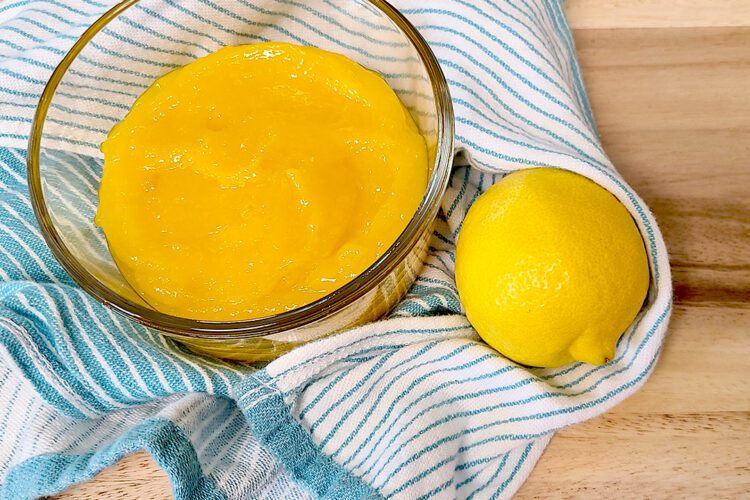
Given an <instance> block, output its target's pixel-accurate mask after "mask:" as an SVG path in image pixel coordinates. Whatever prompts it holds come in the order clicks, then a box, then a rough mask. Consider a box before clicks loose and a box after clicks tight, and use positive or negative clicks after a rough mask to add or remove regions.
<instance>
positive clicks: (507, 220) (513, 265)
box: [456, 168, 649, 367]
mask: <svg viewBox="0 0 750 500" xmlns="http://www.w3.org/2000/svg"><path fill="white" fill-rule="evenodd" d="M456 281H457V285H458V292H459V295H460V297H461V303H462V304H463V306H464V309H465V311H466V314H467V316H468V318H469V321H471V323H472V325H474V327H475V328H476V330H477V332H479V334H480V335H481V337H482V338H483V339H484V340H485V342H487V343H488V344H489V345H491V346H492V347H493V348H495V349H496V350H497V351H499V352H500V353H502V354H503V355H505V356H507V357H508V358H510V359H512V360H514V361H516V362H518V363H522V364H525V365H530V366H542V367H556V366H562V365H565V364H568V363H570V362H572V361H574V360H578V361H585V362H587V363H592V364H602V363H605V362H606V361H608V360H610V359H612V358H613V356H614V352H615V344H616V343H617V339H618V338H619V337H620V335H621V334H622V333H623V331H624V330H625V329H626V328H627V327H628V325H630V323H631V322H632V321H633V319H634V318H635V316H636V314H638V311H639V310H640V308H641V306H642V305H643V301H644V299H645V297H646V293H647V291H648V286H649V270H648V261H647V258H646V251H645V249H644V246H643V240H642V239H641V236H640V233H639V232H638V229H637V227H636V225H635V222H634V221H633V219H632V218H631V216H630V214H629V213H628V211H627V210H626V209H625V207H624V206H623V205H622V204H620V202H619V201H617V199H616V198H615V197H614V196H613V195H612V194H611V193H609V192H608V191H606V190H605V189H604V188H602V187H601V186H599V185H597V184H595V183H594V182H592V181H591V180H589V179H586V178H585V177H582V176H580V175H578V174H574V173H572V172H568V171H565V170H559V169H553V168H537V169H530V170H523V171H519V172H515V173H512V174H510V175H508V176H506V177H505V178H504V179H503V180H502V181H500V182H499V183H497V184H496V185H494V186H492V187H491V188H490V189H489V190H487V192H485V193H484V194H483V195H482V196H480V197H479V199H477V201H476V202H475V203H474V205H472V207H471V209H470V210H469V213H468V214H467V216H466V219H465V221H464V224H463V227H462V229H461V233H460V235H459V238H458V246H457V249H456Z"/></svg>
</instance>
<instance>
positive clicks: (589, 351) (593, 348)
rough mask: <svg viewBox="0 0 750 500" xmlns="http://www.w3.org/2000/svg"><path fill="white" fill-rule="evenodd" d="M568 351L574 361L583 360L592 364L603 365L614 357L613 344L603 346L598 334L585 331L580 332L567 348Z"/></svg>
mask: <svg viewBox="0 0 750 500" xmlns="http://www.w3.org/2000/svg"><path fill="white" fill-rule="evenodd" d="M568 352H569V353H570V355H571V356H572V357H573V359H575V360H576V361H583V362H584V363H590V364H592V365H603V364H604V363H606V362H607V361H608V360H610V359H612V358H613V357H614V346H613V347H612V348H609V349H607V348H605V347H604V346H603V345H602V339H601V336H600V335H597V334H596V333H595V332H592V331H586V332H584V333H583V334H581V336H580V337H578V338H577V339H576V340H575V341H573V343H572V344H571V345H570V347H569V348H568Z"/></svg>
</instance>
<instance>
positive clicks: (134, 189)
mask: <svg viewBox="0 0 750 500" xmlns="http://www.w3.org/2000/svg"><path fill="white" fill-rule="evenodd" d="M102 151H103V153H104V173H103V177H102V181H101V186H100V189H99V207H98V211H97V215H96V223H97V224H98V225H99V226H100V227H101V228H102V229H103V231H104V234H105V235H106V238H107V243H108V245H109V249H110V252H111V254H112V257H113V259H114V261H115V262H116V264H117V266H118V267H119V269H120V271H121V272H122V274H123V276H124V277H125V279H126V280H127V281H128V282H129V283H130V285H131V286H132V287H133V289H134V290H135V291H136V292H137V293H138V294H139V295H140V296H141V297H143V299H144V300H145V301H146V302H147V303H149V304H150V305H151V306H152V307H154V308H155V309H157V310H159V311H162V312H164V313H168V314H172V315H176V316H181V317H186V318H192V319H201V320H213V321H228V320H241V319H250V318H255V317H262V316H268V315H272V314H276V313H280V312H284V311H287V310H291V309H294V308H297V307H300V306H302V305H305V304H307V303H310V302H312V301H315V300H316V299H319V298H321V297H323V296H325V295H327V294H329V293H331V292H332V291H334V290H336V289H337V288H339V287H341V286H343V285H344V284H346V283H347V282H349V281H350V280H351V279H352V278H354V277H355V276H357V275H358V274H360V273H361V272H362V271H364V270H365V269H366V268H367V267H369V266H370V265H371V264H373V263H374V262H375V261H376V260H377V258H378V257H380V256H381V255H382V254H383V253H384V252H385V251H386V250H387V249H388V248H389V247H390V246H391V245H392V244H393V242H394V241H395V240H396V238H397V237H398V235H399V234H400V233H401V232H402V231H403V229H404V228H405V227H406V225H407V224H408V222H409V220H410V219H411V217H412V216H413V215H414V213H415V211H416V209H417V207H418V205H419V203H420V201H421V199H422V196H423V194H424V191H425V188H426V184H427V176H428V154H427V147H426V145H425V142H424V139H423V137H422V136H421V135H420V133H419V130H418V129H417V126H416V125H415V123H414V121H413V119H412V118H411V116H410V115H409V112H408V111H407V110H406V109H405V108H404V106H403V105H402V103H401V102H400V101H399V99H398V97H397V96H396V94H395V93H394V92H393V90H392V89H391V88H389V86H388V84H387V83H386V82H385V81H384V80H383V79H382V78H381V77H380V76H379V75H378V74H376V73H374V72H372V71H370V70H367V69H365V68H364V67H362V66H360V65H358V64H357V63H355V62H354V61H352V60H350V59H348V58H346V57H344V56H342V55H338V54H334V53H331V52H326V51H324V50H321V49H317V48H313V47H301V46H294V45H289V44H282V43H259V44H254V45H244V46H237V47H226V48H223V49H221V50H219V51H217V52H215V53H213V54H211V55H208V56H206V57H203V58H200V59H197V60H195V61H193V62H192V63H190V64H188V65H187V66H184V67H182V68H179V69H177V70H175V71H172V72H171V73H169V74H167V75H164V76H163V77H161V78H159V79H158V80H157V81H156V82H155V83H154V84H153V85H152V86H151V87H150V88H148V89H147V90H146V91H145V92H144V93H143V95H142V96H141V97H140V98H138V99H137V100H136V102H135V103H134V104H133V107H132V109H131V110H130V112H129V113H128V114H127V116H126V117H125V118H124V119H123V121H122V122H121V123H119V124H117V125H116V126H115V127H114V128H113V129H112V131H111V132H110V134H109V136H108V138H107V140H106V141H105V142H104V143H103V144H102Z"/></svg>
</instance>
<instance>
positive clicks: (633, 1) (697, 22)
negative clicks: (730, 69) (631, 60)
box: [565, 0, 750, 29]
mask: <svg viewBox="0 0 750 500" xmlns="http://www.w3.org/2000/svg"><path fill="white" fill-rule="evenodd" d="M565 10H566V14H567V16H568V20H569V22H570V25H571V27H573V29H606V28H678V27H679V28H697V27H711V26H714V27H715V26H721V27H723V26H750V2H748V1H747V0H713V1H708V0H567V1H566V2H565Z"/></svg>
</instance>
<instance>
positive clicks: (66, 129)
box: [28, 0, 454, 361]
mask: <svg viewBox="0 0 750 500" xmlns="http://www.w3.org/2000/svg"><path fill="white" fill-rule="evenodd" d="M265 40H273V41H287V42H292V43H297V44H302V45H314V46H317V47H320V48H323V49H326V50H330V51H333V52H338V53H341V54H344V55H346V56H348V57H350V58H351V59H353V60H355V61H357V62H359V63H360V64H362V65H363V66H365V67H368V68H370V69H372V70H375V71H377V72H379V73H380V74H381V75H382V76H383V77H384V78H385V79H386V80H387V81H388V83H389V84H390V86H391V87H392V88H393V89H394V90H395V91H396V93H397V94H398V95H399V97H400V98H401V100H402V101H403V103H404V104H405V106H406V107H407V108H408V109H409V111H410V112H411V114H412V116H413V117H414V119H415V121H416V122H417V124H418V126H419V127H420V130H421V132H422V134H423V136H424V138H425V140H426V142H427V144H428V147H429V151H430V155H431V166H430V168H431V173H430V178H429V182H428V186H427V189H426V191H425V194H424V198H423V200H422V202H421V205H420V206H419V208H418V210H417V212H416V214H415V215H414V217H413V218H412V220H411V221H410V222H409V224H408V225H407V227H406V229H405V230H404V231H403V233H402V234H401V235H400V236H399V238H398V239H397V240H396V242H395V243H394V244H393V245H392V246H391V247H390V249H388V250H387V251H386V252H385V254H384V255H383V256H382V257H381V258H380V259H379V260H378V261H377V262H375V263H374V264H373V265H372V266H370V267H369V268H368V269H367V270H365V271H364V272H363V273H362V274H360V275H359V276H358V277H356V278H355V279H354V280H352V281H351V282H350V283H348V284H347V285H345V286H343V287H341V288H340V289H338V290H336V291H334V292H332V293H331V294H329V295H327V296H325V297H323V298H321V299H319V300H317V301H315V302H312V303H310V304H307V305H305V306H303V307H300V308H298V309H295V310H292V311H289V312H284V313H282V314H278V315H274V316H269V317H264V318H258V319H251V320H245V321H230V322H214V321H197V320H193V319H187V318H181V317H176V316H171V315H168V314H164V313H161V312H159V311H156V310H154V309H153V308H151V307H150V306H149V305H148V304H147V303H145V302H144V301H143V300H142V299H141V298H140V297H139V295H138V294H137V293H135V291H133V290H132V289H131V288H130V286H129V285H128V283H127V282H126V281H125V280H124V279H123V277H122V275H121V274H120V272H119V271H118V269H117V267H116V266H115V264H114V262H113V261H112V258H111V257H110V254H109V251H108V249H107V245H106V242H105V239H104V234H103V233H102V231H101V229H100V228H98V227H97V226H95V225H94V222H93V220H94V214H95V212H96V207H97V205H98V195H97V191H98V187H99V180H100V178H101V174H102V165H103V155H102V153H101V151H100V149H99V146H100V145H101V143H102V142H103V140H104V139H105V138H106V136H107V133H108V132H109V130H110V129H111V128H112V126H113V125H114V124H115V123H117V122H119V121H120V120H121V119H122V118H123V117H124V116H125V114H126V113H127V111H128V110H129V108H130V106H131V105H132V103H133V101H134V100H135V99H136V98H137V97H138V96H139V95H140V94H141V93H142V92H143V91H144V90H145V89H146V88H147V87H148V86H149V85H151V83H153V81H154V80H156V78H158V77H159V76H161V75H163V74H165V73H167V72H169V71H171V70H172V69H174V68H176V67H179V66H183V65H185V64H187V63H188V62H190V61H191V60H193V59H195V58H197V57H201V56H204V55H206V54H208V53H211V52H214V51H215V50H217V49H219V48H221V47H222V46H225V45H238V44H243V43H254V42H258V41H265ZM453 130H454V122H453V110H452V106H451V100H450V95H449V93H448V86H447V84H446V81H445V77H444V76H443V73H442V71H441V69H440V66H439V64H438V62H437V60H436V58H435V56H434V54H433V53H432V51H431V50H430V48H429V47H428V45H427V44H426V42H425V41H424V39H423V38H422V37H421V36H420V35H419V33H418V32H417V31H416V29H415V28H414V27H413V26H412V25H411V24H410V23H409V22H408V21H407V20H406V19H405V18H404V17H403V16H402V15H401V14H399V12H398V11H397V10H396V9H394V8H393V7H392V6H391V5H389V4H388V3H387V2H385V1H382V0H316V1H312V2H308V1H303V0H299V1H295V0H260V1H258V0H255V1H252V2H251V1H248V0H239V1H226V2H224V1H223V2H221V3H220V4H218V3H214V2H211V1H207V0H201V1H190V0H188V1H180V2H175V1H173V0H125V1H123V2H121V3H119V4H118V5H116V6H115V7H113V8H112V9H111V10H109V11H108V12H107V13H106V14H105V15H103V16H102V17H101V18H100V19H99V20H97V21H96V22H95V23H94V24H93V25H92V26H91V27H90V28H89V29H88V30H87V31H86V32H85V33H84V34H83V35H82V36H81V38H80V39H79V40H78V41H77V42H76V43H75V45H74V46H73V48H72V49H71V50H70V52H68V54H67V55H66V56H65V57H64V59H63V60H62V62H61V63H60V65H59V66H58V67H57V68H56V70H55V71H54V73H53V74H52V77H51V79H50V81H49V82H48V83H47V86H46V88H45V89H44V93H43V94H42V97H41V100H40V103H39V108H38V110H37V112H36V116H35V119H34V123H33V128H32V135H31V139H30V141H29V155H28V162H29V165H28V177H29V179H28V180H29V190H30V192H31V199H32V203H33V206H34V212H35V214H36V217H37V219H38V221H39V224H40V226H41V230H42V233H43V235H44V238H45V240H46V242H47V244H48V245H49V247H50V249H51V251H52V253H53V254H54V255H55V257H56V258H57V260H58V261H59V262H60V264H61V265H62V266H63V268H64V269H65V270H66V271H67V272H68V273H69V274H70V276H71V277H72V278H73V279H74V280H75V281H76V282H77V283H78V284H79V285H80V286H81V288H83V289H84V290H86V291H87V292H88V293H89V294H91V295H92V296H93V297H95V298H96V299H97V300H99V301H100V302H102V303H103V304H105V305H106V306H108V307H111V308H112V309H114V310H115V311H117V312H118V313H120V314H122V315H124V316H126V317H128V318H130V319H132V320H135V321H138V322H139V323H142V324H143V325H146V326H148V327H151V328H155V329H157V330H159V331H161V332H162V333H163V334H165V335H168V336H171V337H173V338H175V339H177V340H178V341H180V342H183V343H184V344H186V345H187V346H188V347H190V348H191V349H193V350H195V351H198V352H201V353H205V354H209V355H211V356H215V357H219V358H223V359H234V360H242V361H264V360H270V359H273V358H275V357H277V356H279V355H280V354H282V353H284V352H286V351H288V350H289V349H291V348H293V347H294V346H296V345H299V344H301V343H304V342H309V341H311V340H314V339H317V338H320V337H322V336H325V335H328V334H331V333H333V332H336V331H340V330H342V329H345V328H349V327H352V326H355V325H360V324H364V323H367V322H370V321H373V320H375V319H378V318H380V317H382V316H383V315H384V314H386V313H387V312H388V311H390V310H391V309H392V308H393V307H394V306H395V305H396V304H397V303H398V302H399V301H400V300H401V299H402V298H403V296H404V295H405V294H406V291H407V289H408V288H409V287H410V286H411V284H412V283H413V281H414V279H415V278H416V275H417V274H418V273H419V271H420V269H421V266H422V262H423V260H424V258H425V256H426V254H427V247H428V242H429V239H430V237H431V234H432V226H433V222H434V220H435V217H436V215H437V212H438V209H439V206H440V200H441V198H442V196H443V192H444V191H445V188H446V184H447V182H448V176H449V173H450V168H451V161H452V154H453Z"/></svg>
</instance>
